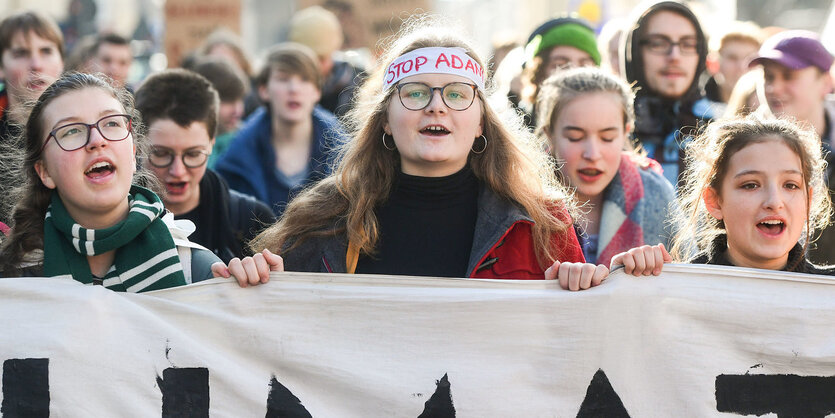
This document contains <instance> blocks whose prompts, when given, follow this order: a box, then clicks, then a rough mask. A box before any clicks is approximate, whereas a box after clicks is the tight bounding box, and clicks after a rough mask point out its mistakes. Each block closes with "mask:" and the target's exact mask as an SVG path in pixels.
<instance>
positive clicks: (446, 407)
mask: <svg viewBox="0 0 835 418" xmlns="http://www.w3.org/2000/svg"><path fill="white" fill-rule="evenodd" d="M435 384H436V385H438V387H437V388H435V393H433V394H432V396H431V397H430V398H429V400H428V401H426V403H424V407H423V413H422V414H420V415H418V418H447V417H455V407H454V406H452V393H451V392H450V390H449V387H450V385H449V378H448V377H447V375H446V373H444V377H442V378H441V380H436V381H435Z"/></svg>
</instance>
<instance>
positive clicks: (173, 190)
mask: <svg viewBox="0 0 835 418" xmlns="http://www.w3.org/2000/svg"><path fill="white" fill-rule="evenodd" d="M186 190H188V182H185V181H167V182H165V191H166V192H168V194H169V195H183V194H185V193H186Z"/></svg>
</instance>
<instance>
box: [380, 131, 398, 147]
mask: <svg viewBox="0 0 835 418" xmlns="http://www.w3.org/2000/svg"><path fill="white" fill-rule="evenodd" d="M391 139H392V140H394V137H392V138H391ZM383 148H385V149H387V150H389V151H394V150H396V149H397V146H396V145H392V146H390V147H389V146H388V145H387V144H386V132H385V131H383Z"/></svg>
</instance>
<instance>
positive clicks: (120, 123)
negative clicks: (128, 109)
mask: <svg viewBox="0 0 835 418" xmlns="http://www.w3.org/2000/svg"><path fill="white" fill-rule="evenodd" d="M93 128H96V130H98V131H99V134H101V136H102V138H104V139H106V140H108V141H121V140H123V139H125V138H127V137H128V135H130V133H131V132H132V131H133V123H132V122H131V119H130V116H129V115H109V116H105V117H103V118H101V119H99V120H97V121H96V123H84V122H75V123H68V124H66V125H61V126H59V127H57V128H55V129H53V130H52V131H50V132H49V136H48V137H46V141H44V143H43V146H42V147H41V151H43V149H44V148H46V144H48V143H49V140H50V139H52V138H55V142H56V143H57V144H58V146H59V147H61V149H62V150H64V151H75V150H77V149H79V148H83V147H85V146H87V144H88V143H90V132H91V130H92V129H93Z"/></svg>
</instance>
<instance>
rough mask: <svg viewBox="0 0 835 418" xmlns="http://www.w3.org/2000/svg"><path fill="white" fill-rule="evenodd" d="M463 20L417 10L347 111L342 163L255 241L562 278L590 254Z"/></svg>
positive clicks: (406, 264)
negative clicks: (489, 90)
mask: <svg viewBox="0 0 835 418" xmlns="http://www.w3.org/2000/svg"><path fill="white" fill-rule="evenodd" d="M459 32H460V31H458V30H456V26H455V25H453V24H451V23H450V22H448V21H446V20H444V19H442V18H440V17H435V16H421V17H413V18H411V19H409V20H407V21H406V22H405V23H404V25H403V26H402V29H401V31H400V32H399V33H398V35H397V36H396V37H395V38H394V40H393V41H392V44H391V45H388V47H387V48H385V49H384V50H385V51H387V53H386V55H385V56H384V57H383V58H382V60H381V65H380V66H379V67H378V69H377V70H376V71H375V72H374V73H373V74H372V75H371V76H370V77H369V78H368V79H367V80H366V81H365V83H364V85H363V86H362V88H361V89H360V90H359V95H358V97H357V99H356V105H355V106H354V109H353V110H352V112H351V113H349V114H348V115H347V117H346V119H345V122H346V123H348V124H349V127H350V132H351V133H352V136H351V140H349V141H347V142H345V143H344V144H343V146H342V148H341V149H340V150H339V151H340V154H339V155H340V156H341V158H340V160H339V161H338V162H337V165H336V166H335V168H334V172H333V174H331V175H330V176H328V177H326V178H325V179H323V180H322V181H320V182H319V183H317V184H316V185H315V186H313V187H312V188H310V189H308V190H306V191H304V192H303V193H301V194H300V195H298V196H297V197H296V198H295V199H294V200H293V201H291V202H290V204H289V205H288V206H287V209H286V210H285V212H284V214H283V215H282V216H281V218H280V219H279V221H278V222H277V223H276V224H275V225H273V226H271V227H270V228H268V229H267V230H265V231H264V232H263V233H261V234H260V235H259V236H258V237H256V239H255V240H254V241H253V242H252V243H251V246H252V247H253V248H255V249H260V248H267V249H269V250H270V251H273V252H277V253H279V254H282V256H283V257H284V260H285V268H286V269H287V270H289V271H308V272H336V273H370V274H397V275H419V276H436V277H472V278H491V279H557V278H558V279H559V281H560V285H562V287H564V288H567V289H571V290H579V289H586V288H589V287H592V286H594V285H597V284H599V283H600V282H601V281H602V280H603V279H604V278H605V277H606V275H607V274H608V269H607V268H606V267H605V266H595V265H592V264H585V263H584V261H585V260H584V258H583V254H582V250H581V249H580V246H579V243H578V241H577V237H576V235H575V233H574V229H573V227H572V221H571V214H572V213H573V208H574V201H573V198H572V197H571V195H570V193H569V192H568V191H567V189H566V188H564V187H562V186H560V184H559V183H558V182H557V180H556V177H555V174H554V164H553V163H552V162H551V161H550V160H549V158H548V156H547V155H546V154H545V153H544V152H542V149H543V148H544V147H543V143H542V142H541V141H540V140H538V139H537V138H536V137H534V136H533V135H532V134H530V133H529V132H528V131H527V129H526V128H525V126H524V124H523V122H522V120H521V118H520V117H519V116H518V115H517V114H515V113H512V114H511V113H508V114H505V115H499V114H498V113H496V112H495V111H494V110H493V109H492V108H491V107H490V106H489V105H488V104H487V100H486V93H485V91H486V81H487V75H488V74H487V69H486V68H485V67H484V61H483V60H481V58H479V56H478V55H477V54H476V52H475V50H474V49H473V48H472V46H471V44H470V43H469V42H468V41H467V40H465V39H464V38H462V36H461V35H460V33H459Z"/></svg>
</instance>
